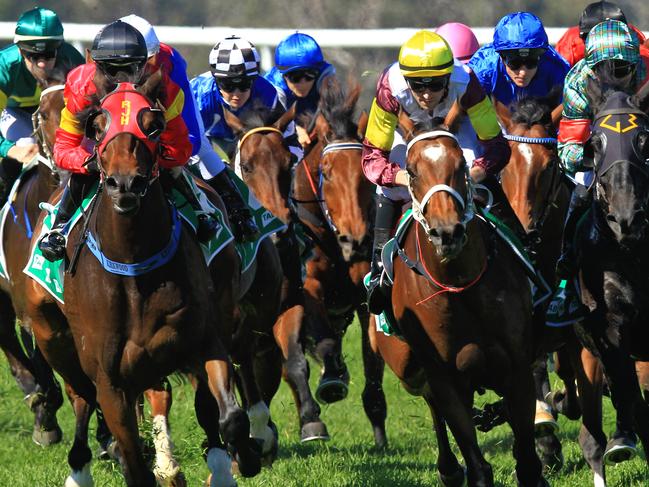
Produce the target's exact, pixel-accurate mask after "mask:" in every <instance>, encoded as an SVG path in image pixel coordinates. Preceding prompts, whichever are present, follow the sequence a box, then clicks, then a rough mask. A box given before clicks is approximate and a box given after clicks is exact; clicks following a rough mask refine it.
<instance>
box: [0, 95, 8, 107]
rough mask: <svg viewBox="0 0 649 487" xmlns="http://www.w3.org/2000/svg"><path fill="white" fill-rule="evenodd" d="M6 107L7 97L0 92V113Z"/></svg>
mask: <svg viewBox="0 0 649 487" xmlns="http://www.w3.org/2000/svg"><path fill="white" fill-rule="evenodd" d="M6 107H7V95H5V93H4V91H2V90H0V111H2V110H4V109H5V108H6Z"/></svg>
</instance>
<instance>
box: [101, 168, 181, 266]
mask: <svg viewBox="0 0 649 487" xmlns="http://www.w3.org/2000/svg"><path fill="white" fill-rule="evenodd" d="M90 228H91V232H93V234H95V235H96V236H97V237H98V238H97V240H98V243H99V245H100V247H101V251H102V252H103V253H104V254H105V255H106V256H107V257H108V258H109V259H112V260H117V261H120V262H125V263H133V262H140V261H142V260H145V259H146V258H148V257H151V256H152V255H154V254H155V253H156V252H159V251H160V250H162V249H163V248H164V247H165V245H167V243H168V242H169V239H170V237H171V228H172V222H171V216H170V209H169V203H168V202H167V200H166V198H165V196H164V193H163V191H162V186H161V185H160V183H159V182H158V181H156V182H154V183H153V184H152V185H151V186H149V189H148V191H147V194H146V195H145V196H144V197H142V199H141V200H140V209H139V210H138V212H137V213H136V214H135V215H130V216H124V215H120V214H118V213H117V212H116V211H115V210H114V209H113V201H112V199H111V198H110V196H108V194H107V192H106V191H103V192H102V194H101V196H100V200H99V202H98V204H97V208H96V212H95V220H94V225H91V227H90Z"/></svg>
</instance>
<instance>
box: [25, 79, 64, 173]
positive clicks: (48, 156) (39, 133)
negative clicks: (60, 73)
mask: <svg viewBox="0 0 649 487" xmlns="http://www.w3.org/2000/svg"><path fill="white" fill-rule="evenodd" d="M64 88H65V85H54V86H50V87H49V88H45V89H44V90H43V91H41V97H40V100H42V99H43V97H44V96H46V95H48V94H49V93H53V92H55V91H61V90H63V89H64ZM32 127H33V129H34V132H33V134H34V135H35V136H36V139H37V140H38V145H39V146H40V148H41V151H42V152H43V153H44V154H45V155H44V156H43V154H41V153H40V152H39V154H38V158H37V159H38V162H41V163H43V164H45V165H46V166H47V167H48V168H49V169H50V171H52V172H53V173H56V172H57V168H56V164H55V163H54V158H53V154H52V151H51V150H50V148H49V146H48V144H47V140H46V137H45V129H44V128H43V116H42V114H41V111H40V107H39V108H37V109H36V111H35V112H34V113H33V114H32Z"/></svg>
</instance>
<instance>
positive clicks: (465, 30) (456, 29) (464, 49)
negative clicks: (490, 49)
mask: <svg viewBox="0 0 649 487" xmlns="http://www.w3.org/2000/svg"><path fill="white" fill-rule="evenodd" d="M435 32H437V33H438V34H439V35H441V36H442V37H443V38H444V39H445V40H446V42H448V44H449V45H450V46H451V49H452V50H453V56H454V57H455V58H456V59H458V60H460V61H462V62H463V63H465V64H466V63H468V62H469V59H471V56H473V54H474V53H475V52H476V51H477V50H478V48H479V47H480V44H479V43H478V39H477V38H476V36H475V34H474V33H473V31H472V30H471V28H470V27H468V26H466V25H464V24H461V23H460V22H448V23H446V24H444V25H440V26H439V27H438V28H437V29H435Z"/></svg>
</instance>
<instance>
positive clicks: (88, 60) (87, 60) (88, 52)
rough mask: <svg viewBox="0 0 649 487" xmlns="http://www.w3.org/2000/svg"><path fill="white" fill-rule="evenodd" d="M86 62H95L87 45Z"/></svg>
mask: <svg viewBox="0 0 649 487" xmlns="http://www.w3.org/2000/svg"><path fill="white" fill-rule="evenodd" d="M86 63H88V64H93V63H94V61H93V60H92V56H91V55H90V49H88V48H87V47H86Z"/></svg>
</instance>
